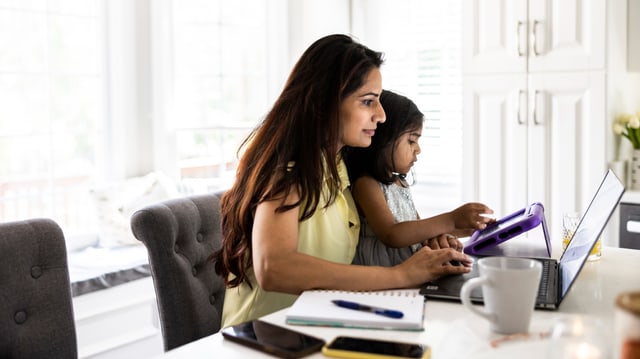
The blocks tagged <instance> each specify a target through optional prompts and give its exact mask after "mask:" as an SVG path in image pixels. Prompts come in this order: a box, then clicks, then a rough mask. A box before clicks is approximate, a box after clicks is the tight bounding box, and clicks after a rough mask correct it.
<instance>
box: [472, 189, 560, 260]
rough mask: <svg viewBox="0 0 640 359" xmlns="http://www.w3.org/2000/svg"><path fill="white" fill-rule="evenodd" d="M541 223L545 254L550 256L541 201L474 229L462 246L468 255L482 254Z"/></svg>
mask: <svg viewBox="0 0 640 359" xmlns="http://www.w3.org/2000/svg"><path fill="white" fill-rule="evenodd" d="M540 225H542V231H543V233H544V239H545V242H546V245H547V254H548V255H549V257H551V242H550V238H549V231H548V230H547V223H546V221H545V218H544V207H543V206H542V204H541V203H538V202H536V203H532V204H530V205H528V206H527V207H525V208H523V209H521V210H519V211H517V212H514V213H512V214H510V215H508V216H506V217H504V218H501V219H499V220H497V221H496V222H494V223H491V224H489V225H488V226H487V227H486V228H485V229H483V230H476V231H475V232H473V234H472V235H471V239H469V241H468V242H467V244H466V245H465V247H464V252H465V253H466V254H469V255H479V256H481V255H483V252H485V251H487V250H488V249H490V248H494V247H496V246H497V245H499V244H500V243H502V242H505V241H508V240H509V239H511V238H514V237H516V236H518V235H520V234H522V233H525V232H527V231H529V230H531V229H533V228H536V227H538V226H540Z"/></svg>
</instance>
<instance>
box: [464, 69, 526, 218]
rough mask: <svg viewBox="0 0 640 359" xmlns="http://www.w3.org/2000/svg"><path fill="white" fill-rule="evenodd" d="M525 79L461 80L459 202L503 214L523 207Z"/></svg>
mask: <svg viewBox="0 0 640 359" xmlns="http://www.w3.org/2000/svg"><path fill="white" fill-rule="evenodd" d="M526 88H527V78H526V75H523V74H521V75H518V74H513V75H475V76H465V77H464V78H463V104H464V105H463V153H464V156H463V178H462V183H463V185H462V186H463V198H464V200H465V201H480V202H484V203H486V204H487V205H489V206H490V207H491V208H493V209H494V211H495V212H496V215H507V214H509V213H511V212H513V211H516V210H518V209H520V208H522V207H523V205H524V204H526V203H527V162H526V158H527V155H526V151H527V120H526V119H527V108H526V102H527V99H526Z"/></svg>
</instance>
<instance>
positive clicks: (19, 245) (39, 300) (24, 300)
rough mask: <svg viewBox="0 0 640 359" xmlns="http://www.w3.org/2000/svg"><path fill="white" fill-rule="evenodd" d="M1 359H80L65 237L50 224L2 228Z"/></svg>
mask: <svg viewBox="0 0 640 359" xmlns="http://www.w3.org/2000/svg"><path fill="white" fill-rule="evenodd" d="M0 357H2V358H77V357H78V347H77V339H76V329H75V321H74V318H73V302H72V301H71V285H70V284H69V267H68V266H67V249H66V246H65V239H64V234H63V233H62V229H60V226H58V224H57V223H56V222H54V221H52V220H50V219H43V218H37V219H29V220H25V221H17V222H6V223H0Z"/></svg>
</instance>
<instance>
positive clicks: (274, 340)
mask: <svg viewBox="0 0 640 359" xmlns="http://www.w3.org/2000/svg"><path fill="white" fill-rule="evenodd" d="M222 336H223V337H225V338H227V339H229V340H232V341H235V342H238V343H240V344H244V345H247V346H249V347H252V348H254V349H258V350H260V351H263V352H266V353H269V354H271V355H276V356H279V357H281V358H300V357H302V356H305V355H308V354H310V353H313V352H316V351H319V350H320V349H321V348H322V346H323V345H324V344H325V341H324V340H322V339H320V338H316V337H313V336H310V335H307V334H304V333H300V332H297V331H294V330H291V329H288V328H285V327H281V326H277V325H273V324H270V323H267V322H263V321H261V320H253V321H249V322H246V323H242V324H238V325H234V326H231V327H227V328H224V329H222Z"/></svg>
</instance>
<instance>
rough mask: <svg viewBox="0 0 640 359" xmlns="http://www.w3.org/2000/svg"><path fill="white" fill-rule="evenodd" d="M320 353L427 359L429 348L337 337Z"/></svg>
mask: <svg viewBox="0 0 640 359" xmlns="http://www.w3.org/2000/svg"><path fill="white" fill-rule="evenodd" d="M322 353H323V354H324V355H326V356H329V357H334V358H356V359H358V358H379V359H406V358H417V359H427V358H429V357H430V355H431V348H430V347H429V346H428V345H424V344H417V343H404V342H396V341H387V340H379V339H370V338H355V337H347V336H339V337H336V338H335V339H334V340H332V341H331V342H330V343H329V344H327V345H325V346H324V347H322Z"/></svg>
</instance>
